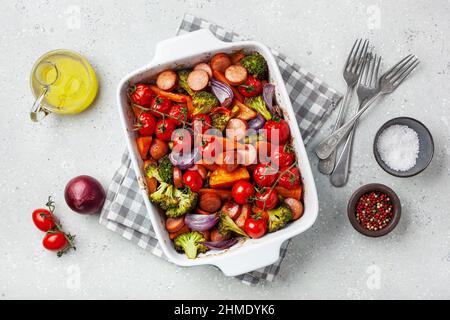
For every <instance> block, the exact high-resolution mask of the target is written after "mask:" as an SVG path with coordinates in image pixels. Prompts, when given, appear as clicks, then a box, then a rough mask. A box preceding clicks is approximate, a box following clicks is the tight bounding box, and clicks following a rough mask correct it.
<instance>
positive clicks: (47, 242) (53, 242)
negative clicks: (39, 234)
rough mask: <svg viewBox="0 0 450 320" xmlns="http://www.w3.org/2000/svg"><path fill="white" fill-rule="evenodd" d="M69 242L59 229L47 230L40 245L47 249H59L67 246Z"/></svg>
mask: <svg viewBox="0 0 450 320" xmlns="http://www.w3.org/2000/svg"><path fill="white" fill-rule="evenodd" d="M68 244H69V242H68V241H67V239H66V236H65V234H64V233H63V232H61V231H55V232H49V233H47V234H46V235H45V237H44V239H43V240H42V245H43V246H44V248H45V249H47V250H52V251H59V250H62V249H64V248H65V247H67V245H68Z"/></svg>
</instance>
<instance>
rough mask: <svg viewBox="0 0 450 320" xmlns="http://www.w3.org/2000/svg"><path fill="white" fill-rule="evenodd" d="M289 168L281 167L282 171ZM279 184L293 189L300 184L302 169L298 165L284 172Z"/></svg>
mask: <svg viewBox="0 0 450 320" xmlns="http://www.w3.org/2000/svg"><path fill="white" fill-rule="evenodd" d="M286 170H287V168H284V169H281V170H280V172H283V171H286ZM278 184H279V185H280V186H282V187H283V188H286V189H292V188H295V187H298V186H299V185H300V170H298V168H297V167H294V168H291V169H289V171H286V172H285V173H283V175H282V176H281V177H280V180H278Z"/></svg>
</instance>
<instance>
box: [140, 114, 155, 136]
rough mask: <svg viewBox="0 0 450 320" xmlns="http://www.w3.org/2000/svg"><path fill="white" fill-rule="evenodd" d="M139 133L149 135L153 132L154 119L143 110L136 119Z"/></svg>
mask: <svg viewBox="0 0 450 320" xmlns="http://www.w3.org/2000/svg"><path fill="white" fill-rule="evenodd" d="M138 128H139V134H140V135H141V136H151V135H153V134H154V133H155V128H156V120H155V117H153V116H152V115H151V114H150V112H143V113H141V115H140V116H139V119H138Z"/></svg>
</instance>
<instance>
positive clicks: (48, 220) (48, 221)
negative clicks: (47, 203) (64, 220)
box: [32, 209, 56, 232]
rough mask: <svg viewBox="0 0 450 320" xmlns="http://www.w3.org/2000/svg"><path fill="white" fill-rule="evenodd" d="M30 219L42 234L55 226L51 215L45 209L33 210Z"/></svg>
mask: <svg viewBox="0 0 450 320" xmlns="http://www.w3.org/2000/svg"><path fill="white" fill-rule="evenodd" d="M32 217H33V222H34V224H35V226H36V227H37V228H38V229H39V230H42V231H44V232H47V231H48V230H50V229H53V228H54V227H55V226H56V224H55V218H54V216H53V214H52V213H51V212H50V211H49V210H47V209H36V210H34V211H33V214H32Z"/></svg>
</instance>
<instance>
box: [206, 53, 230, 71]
mask: <svg viewBox="0 0 450 320" xmlns="http://www.w3.org/2000/svg"><path fill="white" fill-rule="evenodd" d="M229 66H231V59H230V58H229V57H228V55H226V54H225V53H218V54H216V55H214V57H212V59H211V69H212V70H216V71H219V72H220V73H224V72H225V70H226V69H227V68H228V67H229Z"/></svg>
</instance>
